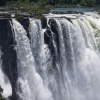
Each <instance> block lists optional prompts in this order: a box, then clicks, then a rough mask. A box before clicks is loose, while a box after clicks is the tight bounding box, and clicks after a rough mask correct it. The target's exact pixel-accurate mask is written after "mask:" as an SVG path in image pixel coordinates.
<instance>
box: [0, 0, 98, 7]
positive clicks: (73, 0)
mask: <svg viewBox="0 0 100 100" xmlns="http://www.w3.org/2000/svg"><path fill="white" fill-rule="evenodd" d="M7 2H20V3H21V2H22V3H31V2H33V3H36V4H37V3H38V4H40V5H42V6H43V5H57V4H60V5H63V4H67V5H76V4H79V5H84V6H94V5H96V4H97V5H99V4H100V0H0V5H4V4H6V3H7Z"/></svg>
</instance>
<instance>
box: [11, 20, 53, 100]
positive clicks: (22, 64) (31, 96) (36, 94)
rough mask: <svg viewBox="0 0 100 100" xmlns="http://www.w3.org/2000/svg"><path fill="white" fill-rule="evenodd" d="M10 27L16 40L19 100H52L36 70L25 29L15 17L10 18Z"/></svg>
mask: <svg viewBox="0 0 100 100" xmlns="http://www.w3.org/2000/svg"><path fill="white" fill-rule="evenodd" d="M12 28H13V31H14V36H15V41H16V42H17V45H16V52H17V59H18V80H17V87H16V88H17V94H18V96H19V100H53V99H52V94H51V93H50V91H49V90H48V88H47V87H45V86H44V84H43V80H42V78H41V77H40V75H39V74H38V73H37V72H36V68H35V63H34V56H33V55H32V50H31V46H30V41H29V39H28V37H27V33H26V31H25V30H24V28H23V27H22V26H21V24H20V23H19V22H18V21H17V20H15V19H13V20H12ZM45 94H46V95H45Z"/></svg>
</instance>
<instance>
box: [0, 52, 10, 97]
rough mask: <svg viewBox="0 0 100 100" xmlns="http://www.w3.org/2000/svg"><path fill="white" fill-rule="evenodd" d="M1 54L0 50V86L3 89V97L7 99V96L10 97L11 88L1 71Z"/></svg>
mask: <svg viewBox="0 0 100 100" xmlns="http://www.w3.org/2000/svg"><path fill="white" fill-rule="evenodd" d="M1 56H2V52H1V50H0V86H1V87H2V89H3V94H2V95H3V96H4V97H5V98H8V96H11V95H12V87H11V84H10V81H9V79H8V77H7V76H6V75H5V74H4V72H3V70H2V60H1Z"/></svg>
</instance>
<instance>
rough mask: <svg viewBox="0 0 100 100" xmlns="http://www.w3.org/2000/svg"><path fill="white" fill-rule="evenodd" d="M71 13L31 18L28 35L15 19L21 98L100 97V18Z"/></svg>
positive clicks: (78, 99)
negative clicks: (44, 22)
mask: <svg viewBox="0 0 100 100" xmlns="http://www.w3.org/2000/svg"><path fill="white" fill-rule="evenodd" d="M67 16H68V15H67ZM67 16H66V17H67ZM71 16H72V17H71V19H69V17H68V19H67V18H62V15H61V17H60V15H59V17H58V18H57V15H52V17H51V16H47V27H46V28H45V29H42V23H41V20H39V19H33V18H30V19H29V38H28V36H27V34H28V33H27V32H26V30H25V29H24V28H23V26H22V25H21V24H20V23H19V22H18V21H17V20H16V19H12V21H11V27H12V31H13V36H14V39H15V41H16V47H15V48H16V53H17V68H18V79H17V83H16V84H17V85H16V93H17V96H18V100H100V17H99V15H95V16H94V15H91V16H88V15H82V16H80V15H71ZM77 16H78V17H77ZM74 17H75V18H74ZM0 70H1V69H0Z"/></svg>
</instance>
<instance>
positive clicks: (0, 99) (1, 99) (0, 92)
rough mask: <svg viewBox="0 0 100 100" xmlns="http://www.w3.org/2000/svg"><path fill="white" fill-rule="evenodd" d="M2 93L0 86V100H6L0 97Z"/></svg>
mask: <svg viewBox="0 0 100 100" xmlns="http://www.w3.org/2000/svg"><path fill="white" fill-rule="evenodd" d="M2 93H3V89H2V88H1V86H0V100H6V99H5V98H4V97H3V96H2Z"/></svg>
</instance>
